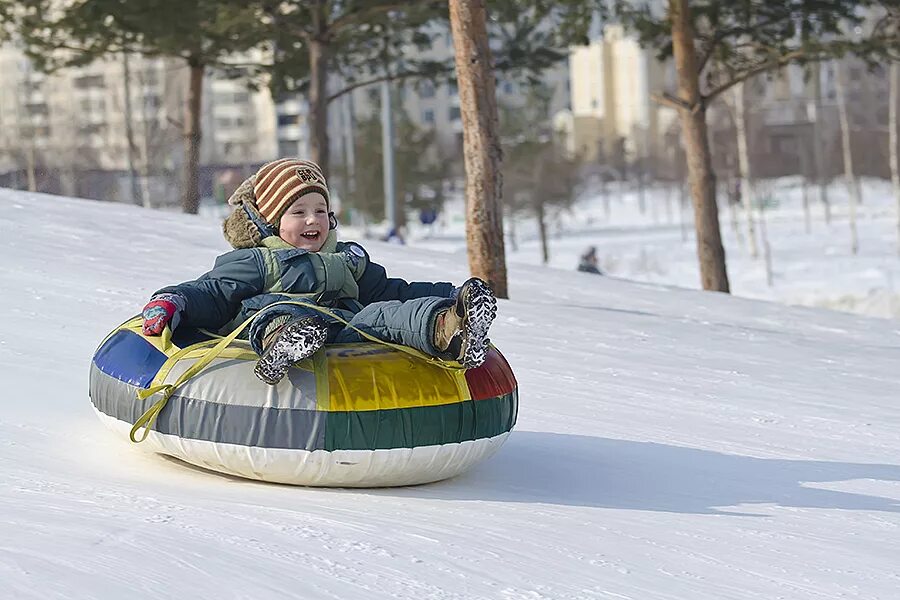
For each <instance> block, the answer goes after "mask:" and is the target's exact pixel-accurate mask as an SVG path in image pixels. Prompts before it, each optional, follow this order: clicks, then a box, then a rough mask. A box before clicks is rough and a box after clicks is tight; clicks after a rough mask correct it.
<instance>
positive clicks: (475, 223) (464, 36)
mask: <svg viewBox="0 0 900 600" xmlns="http://www.w3.org/2000/svg"><path fill="white" fill-rule="evenodd" d="M449 5H450V26H451V30H452V33H453V44H454V47H455V52H456V76H457V81H458V83H459V104H460V113H461V117H462V123H463V154H464V158H465V165H466V244H467V247H468V254H469V269H470V270H471V272H472V274H473V275H475V276H476V277H480V278H482V279H484V280H485V281H487V282H488V284H490V286H491V288H492V289H493V290H494V293H495V294H496V295H497V296H499V297H501V298H508V297H509V293H508V290H507V281H506V253H505V249H504V241H503V209H502V205H501V199H502V197H503V175H502V173H501V170H500V168H501V163H502V160H503V151H502V149H501V147H500V131H499V129H500V127H499V120H498V116H497V98H496V94H495V90H494V70H493V64H492V61H491V50H490V46H489V45H488V35H487V23H486V21H487V11H486V9H485V4H484V0H449Z"/></svg>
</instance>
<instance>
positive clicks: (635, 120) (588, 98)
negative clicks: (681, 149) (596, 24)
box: [566, 26, 677, 162]
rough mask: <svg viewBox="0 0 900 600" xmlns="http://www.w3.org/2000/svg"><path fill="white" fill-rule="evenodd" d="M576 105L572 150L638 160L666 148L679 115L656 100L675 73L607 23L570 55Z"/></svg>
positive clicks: (594, 157) (610, 158) (588, 156)
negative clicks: (599, 34) (589, 40)
mask: <svg viewBox="0 0 900 600" xmlns="http://www.w3.org/2000/svg"><path fill="white" fill-rule="evenodd" d="M568 67H569V73H570V81H571V97H572V109H571V116H570V122H569V124H568V126H567V127H566V129H568V130H569V131H570V132H571V135H570V136H569V149H570V151H572V152H575V153H578V154H579V155H580V156H582V157H583V158H584V159H585V160H587V161H595V160H600V161H602V162H614V160H613V157H616V155H617V154H622V153H624V156H619V157H617V159H618V160H619V161H620V162H621V161H626V162H630V161H634V160H638V159H641V158H642V157H655V156H658V155H660V154H661V153H663V152H664V150H665V148H664V139H665V135H666V132H667V131H668V130H669V129H670V128H671V126H672V124H673V122H674V121H675V119H676V117H677V115H676V114H675V111H674V110H672V109H670V108H668V107H664V106H661V105H659V104H658V103H656V102H655V101H654V100H653V99H652V97H651V96H652V94H653V93H654V92H657V91H660V90H662V89H666V88H667V87H670V86H671V84H672V82H673V78H674V74H673V73H672V70H671V69H669V68H668V67H667V65H664V64H661V63H660V62H658V61H657V60H656V59H655V57H654V56H653V52H652V51H649V50H645V49H643V48H641V47H640V46H639V45H638V43H637V40H636V39H634V38H633V37H630V36H628V35H626V34H625V32H624V30H623V29H622V28H621V27H619V26H608V27H606V28H605V29H604V31H603V36H602V37H600V38H598V39H596V40H594V41H593V42H591V44H590V45H588V46H582V47H576V48H573V49H572V52H571V54H570V56H569V65H568Z"/></svg>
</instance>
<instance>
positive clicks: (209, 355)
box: [129, 300, 465, 444]
mask: <svg viewBox="0 0 900 600" xmlns="http://www.w3.org/2000/svg"><path fill="white" fill-rule="evenodd" d="M279 304H292V305H295V306H302V307H304V308H309V309H312V310H315V311H318V312H320V313H322V314H324V315H327V316H329V317H331V318H333V319H335V320H336V321H338V322H340V323H342V324H344V325H345V326H347V327H349V328H350V329H353V330H354V331H356V332H357V333H358V334H359V335H361V336H362V337H363V338H365V339H367V340H369V341H371V342H375V343H378V344H383V345H385V346H388V347H390V348H393V349H394V350H398V351H400V352H405V353H406V354H409V355H411V356H415V357H416V358H419V359H421V360H425V361H427V362H430V363H432V364H434V365H437V366H439V367H441V368H442V369H447V370H449V371H464V370H465V367H463V366H462V365H461V364H460V363H459V362H457V361H443V360H441V359H439V358H435V357H433V356H429V355H427V354H425V353H424V352H420V351H419V350H416V349H415V348H410V347H409V346H403V345H401V344H393V343H391V342H386V341H384V340H381V339H379V338H377V337H375V336H373V335H371V334H368V333H366V332H365V331H362V330H360V329H358V328H356V327H354V326H353V325H350V323H349V322H347V321H346V320H345V319H343V318H341V317H340V316H338V315H337V314H335V313H334V312H332V311H331V310H329V309H327V308H324V307H322V306H318V305H315V304H311V303H308V302H296V301H292V300H284V301H282V302H273V303H272V304H269V305H268V306H277V305H279ZM268 306H267V308H268ZM256 316H257V315H253V316H252V317H250V318H249V319H247V320H246V321H244V322H243V323H241V324H240V325H239V326H238V327H237V329H235V330H234V331H232V332H231V333H229V334H228V335H227V336H225V337H222V338H221V339H219V340H218V341H217V340H214V339H213V340H208V341H205V342H200V343H198V344H193V345H191V346H187V347H186V348H182V349H181V350H179V351H178V352H176V353H175V354H173V355H172V356H170V357H169V358H168V359H167V360H166V362H165V363H163V366H162V367H160V369H159V371H158V372H157V373H156V376H155V377H154V378H153V381H152V382H151V385H150V387H148V388H146V389H140V390H137V392H136V394H137V397H138V399H139V400H146V399H147V398H150V397H151V396H153V395H155V394H157V393H160V392H162V397H161V398H160V399H159V400H157V401H156V402H155V403H154V404H153V405H152V406H151V407H150V408H148V409H147V410H146V411H145V412H144V414H142V415H141V416H140V417H139V418H138V420H137V421H135V422H134V425H133V426H132V428H131V433H130V434H129V437H130V438H131V441H132V442H134V443H136V444H137V443H140V442H143V441H144V440H145V439H147V435H148V434H149V433H150V430H151V429H152V428H153V424H154V423H156V418H157V417H158V416H159V413H160V412H162V409H163V408H165V406H166V403H168V401H169V398H170V397H171V396H172V393H173V392H174V391H175V388H177V387H178V386H180V385H182V384H183V383H186V382H187V381H188V380H190V379H191V378H192V377H193V376H194V375H196V374H197V373H199V372H200V371H202V370H203V369H204V368H205V367H206V366H207V365H209V363H211V362H212V361H213V360H215V359H216V358H217V357H218V356H219V355H221V354H222V352H223V351H224V350H225V349H226V348H227V347H228V346H229V345H231V343H232V342H234V340H235V339H237V337H238V336H239V335H240V334H241V332H242V331H243V330H244V329H245V328H246V327H247V325H249V324H250V323H251V322H253V319H255V318H256ZM162 335H163V338H162V339H163V348H168V347H169V346H170V345H171V343H172V342H171V339H172V331H171V329H169V327H168V326H166V328H165V329H164V330H163V334H162ZM202 348H209V350H207V351H206V352H205V353H204V354H203V355H202V356H201V357H200V358H199V360H198V361H197V362H195V363H194V364H193V365H191V367H190V368H189V369H187V370H186V371H185V372H184V373H182V374H181V375H180V376H179V377H178V379H176V380H175V382H174V383H163V382H164V381H165V380H166V377H168V375H169V373H170V372H171V371H172V368H173V367H174V366H175V365H176V364H177V363H178V362H179V361H181V360H183V359H184V358H186V357H187V355H188V354H191V353H194V352H195V351H196V350H199V349H202ZM320 364H321V363H320ZM317 375H318V374H317ZM141 428H143V429H144V431H143V434H142V435H141V436H140V437H139V438H138V437H137V434H138V432H139V431H140V430H141Z"/></svg>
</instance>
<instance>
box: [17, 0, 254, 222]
mask: <svg viewBox="0 0 900 600" xmlns="http://www.w3.org/2000/svg"><path fill="white" fill-rule="evenodd" d="M261 19H262V15H261V13H260V9H259V7H258V6H256V5H253V4H248V3H246V2H243V1H242V0H129V1H128V2H121V1H119V0H79V1H75V2H69V3H66V4H65V5H62V6H60V5H59V3H58V2H55V1H54V0H22V1H21V2H19V3H18V7H16V9H14V20H15V23H16V34H17V36H18V37H19V38H20V39H21V40H22V42H23V43H24V45H25V49H26V54H27V55H28V56H29V58H30V59H31V60H32V61H33V62H34V63H35V65H36V66H37V67H38V68H39V69H42V70H44V71H48V72H52V71H54V70H57V69H60V68H65V67H69V66H82V65H86V64H89V63H91V62H93V61H95V60H98V59H100V58H101V57H105V56H109V55H112V54H119V53H123V52H125V53H134V54H143V55H146V56H162V57H172V58H178V59H181V60H183V61H184V62H185V64H186V65H187V66H188V68H189V70H190V76H189V83H188V90H187V93H186V103H185V113H184V120H183V123H182V131H183V135H184V154H185V158H184V164H183V173H182V189H181V193H182V201H181V205H182V209H183V210H184V212H186V213H196V212H197V210H198V208H199V204H200V195H199V189H198V168H199V158H200V140H201V136H202V131H201V127H200V122H201V107H202V91H203V78H204V76H205V75H206V72H207V70H208V69H209V68H210V67H222V68H226V67H227V68H233V65H231V64H229V63H228V60H227V59H228V58H229V57H230V56H231V55H233V54H235V53H238V52H242V51H245V50H248V49H250V48H254V47H256V46H258V45H259V44H260V43H261V41H262V39H261V38H260V28H259V26H258V24H259V23H260V22H261Z"/></svg>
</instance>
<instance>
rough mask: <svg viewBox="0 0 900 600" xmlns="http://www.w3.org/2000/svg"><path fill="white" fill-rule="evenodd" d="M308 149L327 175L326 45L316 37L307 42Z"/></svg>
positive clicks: (326, 175)
mask: <svg viewBox="0 0 900 600" xmlns="http://www.w3.org/2000/svg"><path fill="white" fill-rule="evenodd" d="M308 44H309V119H310V120H309V130H310V132H312V135H311V136H310V144H309V150H310V153H311V154H312V159H313V161H314V162H316V163H317V164H318V165H319V166H320V167H321V168H322V173H324V174H325V177H328V166H329V165H328V163H329V158H330V156H329V148H328V68H327V64H326V63H327V60H328V57H327V53H326V50H327V47H326V45H325V43H324V42H322V41H321V40H318V39H315V38H313V39H310V40H309V42H308Z"/></svg>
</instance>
